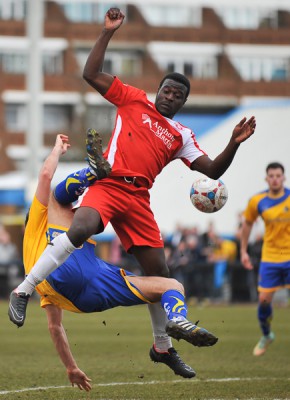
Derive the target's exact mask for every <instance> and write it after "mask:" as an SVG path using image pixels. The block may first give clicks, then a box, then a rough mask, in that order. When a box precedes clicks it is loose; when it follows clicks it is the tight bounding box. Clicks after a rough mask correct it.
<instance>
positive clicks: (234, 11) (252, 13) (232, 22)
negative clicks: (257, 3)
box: [215, 6, 278, 29]
mask: <svg viewBox="0 0 290 400" xmlns="http://www.w3.org/2000/svg"><path fill="white" fill-rule="evenodd" d="M215 11H216V12H217V14H218V15H219V17H220V18H221V20H222V21H223V23H224V24H225V26H226V27H227V28H230V29H258V28H259V27H261V26H264V27H268V28H276V27H277V26H278V12H277V11H276V10H275V11H273V10H270V9H267V8H259V7H245V6H240V7H239V6H236V7H235V6H234V7H231V6H225V7H217V8H215Z"/></svg>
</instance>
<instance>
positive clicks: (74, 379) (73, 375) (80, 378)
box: [67, 367, 92, 392]
mask: <svg viewBox="0 0 290 400" xmlns="http://www.w3.org/2000/svg"><path fill="white" fill-rule="evenodd" d="M67 375H68V379H69V380H70V382H71V384H72V386H74V385H77V386H78V388H79V389H80V390H83V389H84V390H85V391H87V392H89V391H90V390H91V389H92V386H91V384H90V382H91V379H90V378H88V377H87V375H86V374H85V373H84V372H83V371H81V370H80V369H79V368H77V367H76V368H74V369H72V370H68V371H67Z"/></svg>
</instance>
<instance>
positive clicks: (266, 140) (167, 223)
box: [151, 101, 290, 234]
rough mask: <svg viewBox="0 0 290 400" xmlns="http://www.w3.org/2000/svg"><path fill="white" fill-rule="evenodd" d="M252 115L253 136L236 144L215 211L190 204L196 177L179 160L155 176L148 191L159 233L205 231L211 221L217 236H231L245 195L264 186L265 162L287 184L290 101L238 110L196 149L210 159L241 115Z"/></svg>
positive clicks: (268, 103)
mask: <svg viewBox="0 0 290 400" xmlns="http://www.w3.org/2000/svg"><path fill="white" fill-rule="evenodd" d="M252 115H255V117H256V120H257V128H256V132H255V134H254V136H252V137H251V138H250V139H249V140H248V141H246V142H245V143H243V144H242V145H241V146H240V148H239V150H238V152H237V154H236V157H235V159H234V161H233V164H232V165H231V167H230V168H229V170H228V171H227V172H226V173H225V174H224V175H223V176H222V180H223V181H224V182H225V184H226V185H227V188H228V192H229V199H228V202H227V204H226V205H225V206H224V208H223V209H221V210H220V211H218V212H217V213H214V214H204V213H201V212H199V211H197V210H196V209H195V208H194V207H193V206H192V204H191V202H190V199H189V191H190V187H191V184H192V182H193V181H194V180H195V179H196V178H197V177H198V176H200V174H198V173H196V172H192V171H190V170H189V169H188V168H187V167H185V165H184V164H183V163H182V162H181V161H179V160H178V161H174V162H173V163H171V165H169V166H168V167H166V168H165V169H164V171H163V172H162V173H161V174H160V176H159V177H158V178H157V180H156V182H155V185H154V187H153V189H152V190H151V205H152V209H153V211H154V213H155V217H156V220H157V222H158V223H159V226H160V229H161V231H162V232H164V233H170V232H172V230H173V229H174V227H175V225H176V224H177V223H180V224H182V225H184V226H189V227H190V226H194V225H197V226H198V227H199V228H200V230H204V229H205V228H206V227H207V225H208V222H209V221H210V220H213V221H214V223H215V225H216V228H217V231H218V232H219V233H222V234H232V233H233V232H234V231H235V229H236V225H237V215H238V213H239V211H241V210H243V209H244V208H245V206H246V203H247V201H248V199H249V197H250V196H251V195H252V194H254V193H256V192H259V191H261V190H263V189H265V188H266V185H265V180H264V179H265V168H266V165H267V164H268V163H269V162H272V161H279V162H281V163H282V164H284V166H285V169H286V185H288V186H290V157H289V153H290V101H276V102H261V103H259V104H258V103H256V104H252V105H247V106H246V107H241V108H239V109H237V110H236V111H235V112H234V113H231V114H230V115H229V116H228V118H227V119H225V120H224V121H223V122H222V123H221V124H220V125H219V126H218V127H216V128H215V129H212V130H211V131H209V132H208V133H207V134H206V135H204V136H203V137H202V138H201V139H200V140H199V144H200V147H201V148H202V149H203V150H205V151H206V152H207V153H208V155H209V156H210V157H211V158H214V157H216V156H217V155H218V154H219V153H220V152H221V151H222V150H223V149H224V147H225V146H226V144H227V142H228V140H229V138H230V136H231V132H232V130H233V128H234V126H235V125H236V124H237V123H238V122H239V121H240V120H241V119H242V118H243V117H244V116H246V117H247V118H249V117H251V116H252ZM176 119H178V118H176Z"/></svg>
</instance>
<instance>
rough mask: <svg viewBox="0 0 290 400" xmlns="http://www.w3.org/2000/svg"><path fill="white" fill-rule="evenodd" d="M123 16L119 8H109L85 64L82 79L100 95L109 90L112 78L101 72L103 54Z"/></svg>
mask: <svg viewBox="0 0 290 400" xmlns="http://www.w3.org/2000/svg"><path fill="white" fill-rule="evenodd" d="M124 18H125V15H124V14H123V13H122V11H120V9H119V8H115V7H114V8H110V9H109V10H108V11H107V13H106V16H105V22H104V27H103V30H102V32H101V34H100V36H99V37H98V39H97V41H96V43H95V45H94V47H93V48H92V50H91V52H90V54H89V57H88V59H87V62H86V64H85V68H84V72H83V78H84V80H85V81H87V82H88V84H89V85H90V86H92V87H93V88H94V89H96V90H97V91H98V92H99V93H100V94H101V95H105V94H106V93H107V91H108V89H109V88H110V86H111V84H112V82H113V80H114V77H113V76H112V75H110V74H107V73H104V72H102V67H103V64H104V58H105V53H106V50H107V47H108V44H109V42H110V40H111V38H112V36H113V35H114V33H115V31H116V30H117V29H119V28H120V26H121V25H122V23H123V20H124Z"/></svg>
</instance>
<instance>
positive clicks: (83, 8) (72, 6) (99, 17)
mask: <svg viewBox="0 0 290 400" xmlns="http://www.w3.org/2000/svg"><path fill="white" fill-rule="evenodd" d="M62 7H63V10H64V13H65V16H66V17H67V18H68V19H69V20H70V21H73V22H84V23H92V22H98V23H103V21H104V18H105V14H106V12H107V11H108V9H109V8H110V7H118V5H116V3H111V4H110V3H99V2H98V3H96V2H90V1H80V2H73V3H69V2H66V1H64V2H63V4H62ZM120 8H121V9H122V10H123V11H125V13H126V9H124V4H121V5H120Z"/></svg>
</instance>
